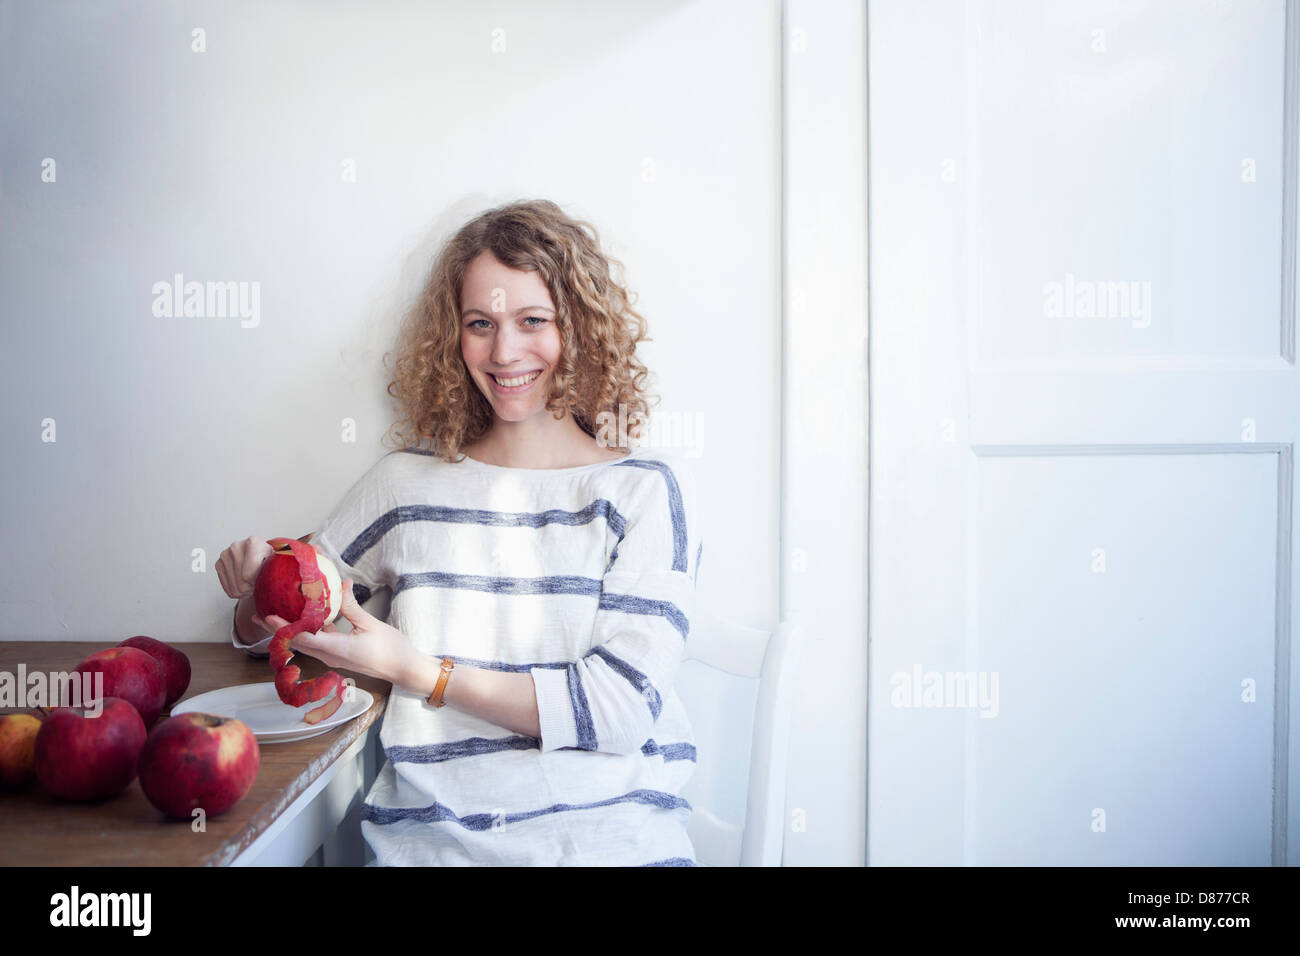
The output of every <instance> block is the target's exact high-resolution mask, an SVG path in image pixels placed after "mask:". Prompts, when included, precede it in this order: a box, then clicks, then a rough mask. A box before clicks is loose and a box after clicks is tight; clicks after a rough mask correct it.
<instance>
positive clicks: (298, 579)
mask: <svg viewBox="0 0 1300 956" xmlns="http://www.w3.org/2000/svg"><path fill="white" fill-rule="evenodd" d="M267 544H269V545H270V546H271V548H272V554H271V556H270V557H269V558H267V559H266V561H265V562H264V563H263V565H262V568H261V570H260V571H258V574H257V580H256V581H255V582H254V584H253V602H254V604H256V605H257V613H258V614H259V615H260V616H261V617H262V619H263V620H265V619H266V618H269V617H270V616H271V615H273V614H274V615H278V616H279V617H282V618H284V619H285V620H286V621H288V623H287V624H285V625H284V626H283V627H281V628H280V629H279V630H277V631H276V632H275V634H274V635H273V636H272V637H271V643H270V644H269V645H267V651H268V652H269V653H270V660H271V670H272V671H273V672H274V674H275V689H276V692H277V693H278V694H279V695H280V700H281V701H283V702H284V703H286V704H288V705H289V706H290V707H301V706H302V705H303V704H307V703H311V702H312V701H317V700H325V698H329V699H328V700H327V701H326V702H325V703H324V704H322V705H321V706H319V707H317V708H316V709H315V710H311V711H308V712H307V713H306V714H304V715H303V718H302V719H303V720H304V721H305V722H306V723H309V724H317V723H320V722H321V721H322V720H324V719H325V718H327V717H329V716H330V715H331V714H333V713H334V712H335V711H337V710H338V709H339V705H340V704H341V703H342V702H343V695H342V690H341V688H342V686H343V681H342V678H340V677H339V675H338V672H337V671H326V672H325V673H324V674H322V675H321V676H320V677H313V678H312V679H311V680H300V679H299V678H301V676H302V671H301V669H300V668H299V667H298V665H297V664H290V663H289V662H290V661H291V660H292V659H293V648H292V646H291V645H292V642H293V639H294V637H295V636H297V635H298V634H301V633H302V632H303V631H311V632H312V633H313V634H314V633H316V632H317V631H319V630H320V629H321V628H322V627H324V626H325V625H326V624H328V623H330V622H331V621H333V620H334V619H335V618H336V617H337V616H338V613H339V611H340V609H341V608H342V606H343V587H342V582H341V581H340V580H339V572H338V568H336V567H335V566H334V562H332V561H330V559H329V558H327V557H325V556H324V555H323V554H321V553H320V552H319V551H317V550H316V549H315V548H313V547H312V546H311V545H309V544H306V543H305V542H302V541H294V540H293V539H292V538H271V539H270V540H269V541H267Z"/></svg>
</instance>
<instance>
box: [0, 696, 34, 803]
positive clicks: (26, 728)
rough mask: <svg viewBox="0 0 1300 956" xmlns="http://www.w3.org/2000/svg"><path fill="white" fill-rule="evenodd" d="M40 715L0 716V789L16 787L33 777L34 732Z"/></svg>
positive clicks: (23, 785)
mask: <svg viewBox="0 0 1300 956" xmlns="http://www.w3.org/2000/svg"><path fill="white" fill-rule="evenodd" d="M40 729H41V721H40V719H39V718H36V717H33V716H32V715H31V714H5V715H4V716H3V717H0V790H17V789H18V788H19V787H25V786H27V785H28V784H29V783H31V782H32V781H33V780H35V779H36V734H37V733H38V732H39V731H40Z"/></svg>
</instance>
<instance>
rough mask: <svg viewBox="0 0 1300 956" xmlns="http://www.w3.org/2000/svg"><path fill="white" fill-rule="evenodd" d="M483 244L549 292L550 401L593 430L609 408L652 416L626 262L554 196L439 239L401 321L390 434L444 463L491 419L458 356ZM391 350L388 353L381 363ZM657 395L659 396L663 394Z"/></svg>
mask: <svg viewBox="0 0 1300 956" xmlns="http://www.w3.org/2000/svg"><path fill="white" fill-rule="evenodd" d="M484 251H488V252H491V253H492V255H494V256H495V257H496V258H497V259H498V260H499V261H500V262H501V263H502V264H503V265H505V266H507V267H508V268H511V269H522V270H525V271H529V272H536V273H538V275H539V276H540V278H541V279H542V281H543V282H545V283H546V288H547V290H548V291H549V292H550V295H551V301H552V302H553V303H554V305H555V310H556V326H557V328H558V330H559V333H560V341H561V342H562V344H563V349H562V352H561V356H560V361H559V363H558V364H557V367H556V370H555V374H554V376H553V377H552V381H551V391H550V393H549V394H548V396H547V400H546V408H547V409H548V410H550V411H552V412H553V413H554V415H555V418H556V419H557V420H559V419H561V418H563V417H564V414H565V412H566V411H567V412H569V413H571V414H572V415H573V418H574V420H575V421H576V422H577V424H578V426H579V427H580V428H581V429H582V430H583V431H584V432H586V433H587V434H588V435H592V436H593V437H594V436H595V431H596V427H597V421H598V416H600V415H601V413H602V412H605V413H610V414H613V415H615V416H617V415H618V410H619V406H620V405H622V406H625V407H626V416H627V418H626V420H627V421H636V420H637V419H636V418H635V417H634V416H638V415H639V416H641V418H640V420H641V421H642V422H644V421H645V416H646V415H647V414H648V402H647V395H646V393H645V383H646V380H647V378H648V376H649V374H650V373H649V372H648V370H647V369H646V367H645V366H644V365H643V364H642V363H641V362H640V361H638V359H637V357H636V346H637V343H638V342H641V341H653V340H652V339H650V338H649V337H648V336H647V335H646V323H645V319H644V318H643V317H642V316H641V315H640V314H639V313H638V312H637V311H636V310H635V309H634V308H632V304H631V299H630V296H629V294H628V291H627V289H626V288H625V287H624V286H623V285H622V284H621V283H620V282H617V281H615V280H614V278H613V277H612V275H611V271H612V270H611V266H617V267H618V270H619V273H620V276H622V275H623V273H624V270H623V265H622V263H621V262H619V261H618V260H617V259H612V258H610V257H609V256H606V255H604V254H603V253H602V252H601V251H600V241H599V239H598V238H597V235H596V230H595V229H594V228H593V227H592V226H591V225H590V224H589V223H587V222H584V221H582V220H576V219H572V218H570V217H569V216H568V215H566V214H565V213H564V212H563V210H561V209H560V207H559V206H557V205H556V204H555V203H553V202H551V201H549V200H545V199H535V200H528V201H520V202H513V203H508V204H506V205H503V206H498V207H496V208H494V209H489V210H488V211H487V212H484V213H482V214H481V215H479V216H477V217H476V218H474V219H473V220H471V221H470V222H468V223H466V224H465V225H464V226H462V227H461V229H460V230H459V231H458V232H457V233H456V234H455V235H454V236H452V237H451V238H450V239H449V240H447V242H446V243H445V244H444V245H443V247H442V249H441V251H440V252H439V253H438V256H437V258H436V259H435V260H434V263H433V267H432V269H431V270H430V273H429V278H428V281H427V282H426V283H425V285H424V288H423V290H422V291H421V293H420V295H419V298H418V299H417V300H416V303H415V306H414V307H413V308H412V309H411V310H410V311H409V312H408V313H407V315H406V317H405V319H404V320H403V322H402V328H401V332H400V333H399V336H398V343H397V349H396V355H397V360H396V364H395V368H394V370H393V375H392V381H391V382H390V383H389V385H388V394H389V395H390V396H391V397H392V398H393V399H395V401H396V404H397V406H398V410H399V412H400V417H399V418H398V420H397V421H395V422H394V423H393V426H392V428H390V432H393V433H395V434H396V437H397V439H398V441H399V442H400V443H401V447H402V448H412V447H419V446H422V445H425V444H426V443H431V444H432V451H433V453H434V454H435V455H437V456H438V457H439V458H442V459H444V460H446V461H458V460H460V458H459V457H458V456H460V455H461V449H462V448H463V447H464V446H466V445H469V444H472V443H473V442H475V441H477V440H478V439H479V438H481V437H482V436H483V435H485V434H486V433H487V431H488V429H489V428H491V426H492V421H493V412H492V405H491V403H489V402H488V400H487V398H485V397H484V395H483V394H482V392H480V391H479V389H478V387H477V386H476V385H475V384H474V381H473V380H472V379H471V378H470V375H469V370H468V369H467V368H466V367H465V361H464V359H463V358H462V356H461V344H460V343H461V330H460V324H461V313H460V294H461V288H462V285H463V283H464V279H465V271H466V269H468V268H469V264H470V263H471V262H473V261H474V259H475V258H476V257H477V256H478V255H479V254H480V253H481V252H484ZM392 354H393V353H391V352H389V353H385V356H384V358H385V363H386V364H387V360H388V357H389V356H390V355H392ZM656 402H657V396H656Z"/></svg>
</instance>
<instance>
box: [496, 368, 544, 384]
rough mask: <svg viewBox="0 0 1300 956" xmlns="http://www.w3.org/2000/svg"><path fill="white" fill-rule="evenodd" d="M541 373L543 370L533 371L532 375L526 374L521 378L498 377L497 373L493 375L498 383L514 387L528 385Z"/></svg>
mask: <svg viewBox="0 0 1300 956" xmlns="http://www.w3.org/2000/svg"><path fill="white" fill-rule="evenodd" d="M541 374H542V373H541V372H533V373H532V374H531V375H524V376H522V377H521V378H497V377H496V376H495V375H493V376H492V377H493V378H494V379H496V382H497V384H498V385H502V386H504V387H506V388H514V387H515V386H517V385H527V384H528V383H529V382H531V381H532V380H533V379H535V378H537V376H539V375H541Z"/></svg>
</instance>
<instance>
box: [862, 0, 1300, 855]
mask: <svg viewBox="0 0 1300 956" xmlns="http://www.w3.org/2000/svg"><path fill="white" fill-rule="evenodd" d="M1298 10H1300V5H1297V4H1294V3H1292V4H1284V3H1281V2H1264V0H1259V2H1242V0H1236V2H1232V3H1227V2H1222V3H1217V2H1204V3H1183V4H1172V3H1152V4H1142V5H1135V4H1131V3H1113V4H1112V3H1097V2H1089V3H1041V4H1037V3H1014V4H1012V3H992V2H966V3H963V2H956V0H954V2H941V3H930V4H926V5H925V7H924V15H922V13H921V12H919V8H918V7H917V6H916V5H914V4H905V3H893V2H875V3H872V4H871V5H870V6H869V8H868V40H869V47H868V74H869V95H870V99H869V107H870V112H869V127H870V179H869V182H870V197H871V200H870V206H871V214H870V222H871V233H870V243H871V252H870V256H871V262H870V270H869V272H870V276H871V316H870V328H871V339H870V341H871V346H870V356H871V357H870V390H871V396H870V408H871V426H870V427H871V439H870V442H871V444H870V451H871V464H870V469H871V490H870V516H871V517H870V539H869V540H870V550H871V554H870V562H869V568H870V570H869V604H870V612H869V621H870V668H871V670H870V704H869V727H868V746H869V750H868V756H869V769H868V860H869V862H871V863H873V864H886V865H888V864H952V863H967V864H1068V863H1085V864H1086V863H1105V864H1118V865H1180V864H1206V865H1229V864H1247V865H1249V864H1269V863H1276V864H1282V863H1286V862H1287V861H1288V859H1289V860H1290V862H1292V863H1295V862H1300V854H1298V853H1297V844H1300V838H1298V839H1292V840H1290V841H1288V839H1287V828H1288V825H1289V821H1290V820H1291V819H1294V818H1295V817H1296V815H1297V813H1300V806H1298V805H1297V790H1298V789H1300V788H1297V785H1296V775H1297V764H1298V763H1300V761H1297V758H1296V754H1295V742H1296V740H1297V739H1300V733H1298V732H1297V727H1296V718H1295V716H1294V708H1293V707H1292V706H1291V702H1292V701H1293V700H1294V699H1295V697H1296V694H1297V687H1298V686H1300V681H1298V679H1297V667H1296V664H1295V662H1294V661H1293V657H1294V655H1292V653H1291V646H1290V644H1291V637H1290V635H1291V629H1292V627H1291V622H1292V621H1293V620H1294V619H1295V615H1296V613H1297V607H1296V605H1295V597H1294V595H1295V593H1296V591H1297V588H1296V586H1295V585H1296V582H1295V580H1294V576H1295V568H1294V562H1293V560H1292V556H1291V552H1292V541H1293V539H1294V533H1293V527H1292V522H1293V515H1292V508H1291V502H1292V500H1293V499H1294V495H1295V487H1294V482H1295V476H1294V469H1293V467H1292V443H1293V441H1294V436H1295V433H1296V416H1297V410H1298V409H1300V387H1298V383H1297V379H1296V373H1295V365H1294V324H1295V315H1294V311H1295V275H1296V266H1295V256H1296V248H1297V246H1296V236H1295V230H1296V210H1295V205H1296V195H1297V191H1296V185H1297V174H1298V172H1300V169H1298V168H1297V156H1296V136H1297V131H1296V126H1297V115H1296V114H1297V110H1298V109H1300V102H1297V82H1296V76H1297V74H1298V67H1300V41H1298V40H1297V36H1298V31H1297V22H1296V21H1297V16H1298ZM982 715H987V716H982Z"/></svg>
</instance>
